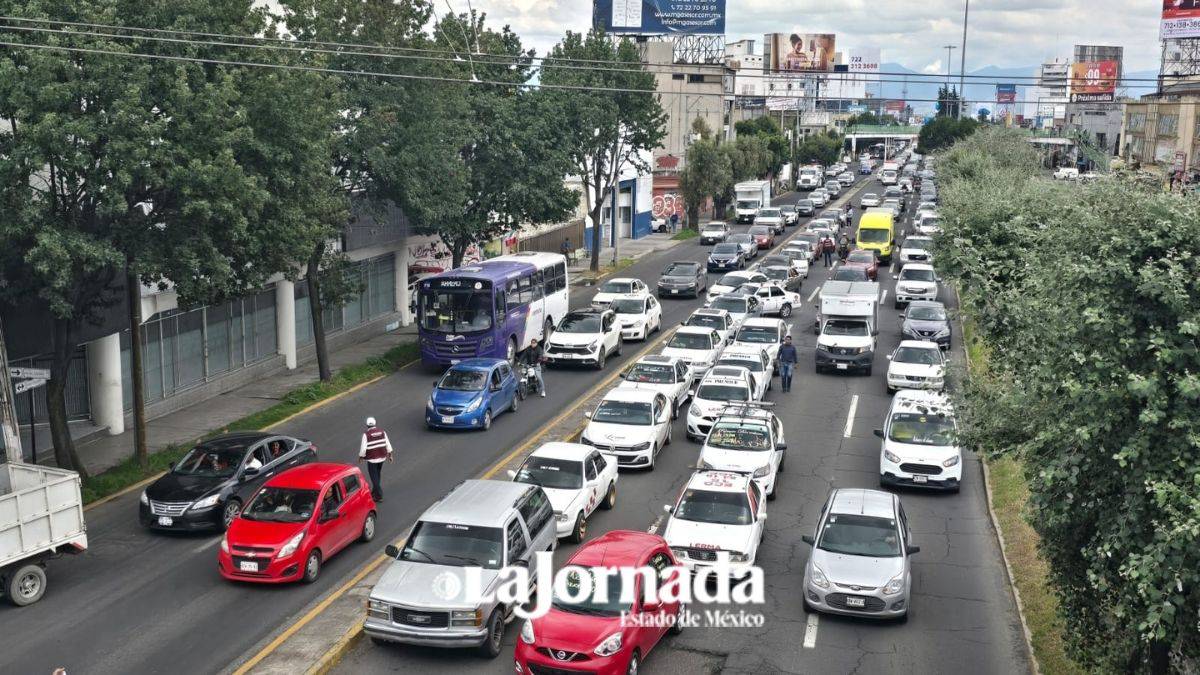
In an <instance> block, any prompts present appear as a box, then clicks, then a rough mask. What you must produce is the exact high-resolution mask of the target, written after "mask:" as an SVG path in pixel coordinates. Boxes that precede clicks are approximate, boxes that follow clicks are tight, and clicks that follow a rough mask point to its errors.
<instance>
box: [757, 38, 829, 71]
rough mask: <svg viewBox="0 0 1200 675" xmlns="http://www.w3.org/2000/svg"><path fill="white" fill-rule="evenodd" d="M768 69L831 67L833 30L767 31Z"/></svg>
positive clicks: (812, 69) (813, 69)
mask: <svg viewBox="0 0 1200 675" xmlns="http://www.w3.org/2000/svg"><path fill="white" fill-rule="evenodd" d="M764 42H765V43H766V44H767V46H768V47H769V49H770V62H769V63H768V64H767V68H769V69H770V70H772V71H775V72H806V71H830V70H833V59H834V51H835V47H836V36H835V35H833V34H832V33H768V34H767V35H765V36H764Z"/></svg>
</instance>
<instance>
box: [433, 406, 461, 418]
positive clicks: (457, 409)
mask: <svg viewBox="0 0 1200 675" xmlns="http://www.w3.org/2000/svg"><path fill="white" fill-rule="evenodd" d="M435 410H437V413H438V414H439V415H448V416H450V417H453V416H454V415H458V414H461V413H462V411H463V409H462V407H461V406H450V405H442V406H438V407H437V408H435Z"/></svg>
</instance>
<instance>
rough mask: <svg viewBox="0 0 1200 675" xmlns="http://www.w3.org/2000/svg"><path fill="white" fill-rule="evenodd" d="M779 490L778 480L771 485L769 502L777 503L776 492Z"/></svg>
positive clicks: (768, 495) (768, 496) (768, 494)
mask: <svg viewBox="0 0 1200 675" xmlns="http://www.w3.org/2000/svg"><path fill="white" fill-rule="evenodd" d="M778 489H779V480H778V479H777V480H776V481H775V482H774V483H771V491H770V492H768V493H767V501H769V502H773V501H775V492H776V491H777V490H778Z"/></svg>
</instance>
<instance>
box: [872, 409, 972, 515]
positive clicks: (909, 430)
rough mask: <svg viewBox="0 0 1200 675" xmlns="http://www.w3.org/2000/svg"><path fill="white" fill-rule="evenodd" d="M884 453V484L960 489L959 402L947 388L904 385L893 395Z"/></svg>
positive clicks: (881, 468)
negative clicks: (922, 388)
mask: <svg viewBox="0 0 1200 675" xmlns="http://www.w3.org/2000/svg"><path fill="white" fill-rule="evenodd" d="M875 435H876V436H878V437H880V438H882V439H883V443H882V446H883V447H882V448H881V449H880V453H879V484H880V485H883V486H894V485H905V486H912V487H929V488H941V489H945V490H949V491H950V492H958V488H959V483H960V482H961V481H962V449H961V448H960V447H959V446H958V427H957V426H956V425H955V422H954V408H953V407H952V406H951V405H950V402H949V400H948V399H947V398H946V396H945V395H944V394H940V393H937V392H932V391H914V390H909V389H904V390H901V391H899V392H897V393H896V396H895V398H893V399H892V407H891V408H890V409H889V410H888V414H887V418H886V419H885V420H884V424H883V428H882V429H876V430H875Z"/></svg>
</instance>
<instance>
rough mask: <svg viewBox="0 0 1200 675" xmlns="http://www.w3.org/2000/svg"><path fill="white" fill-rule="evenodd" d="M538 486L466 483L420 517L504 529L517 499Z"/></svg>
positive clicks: (484, 481) (501, 482)
mask: <svg viewBox="0 0 1200 675" xmlns="http://www.w3.org/2000/svg"><path fill="white" fill-rule="evenodd" d="M533 489H535V486H533V485H528V484H526V483H514V482H511V481H499V480H474V479H472V480H464V481H463V482H461V483H459V484H458V485H456V486H455V487H454V488H453V489H452V490H450V492H448V493H446V496H445V497H442V498H441V499H439V500H438V501H436V502H434V503H433V505H432V506H430V507H429V508H428V509H425V513H423V514H421V520H426V521H431V522H437V523H449V524H458V525H475V526H479V527H502V526H503V524H504V523H503V518H504V517H505V516H506V515H507V513H508V510H509V509H511V508H513V505H514V504H516V502H517V500H518V499H520V498H521V497H523V496H524V495H525V494H526V493H527V492H529V491H531V490H533Z"/></svg>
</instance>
